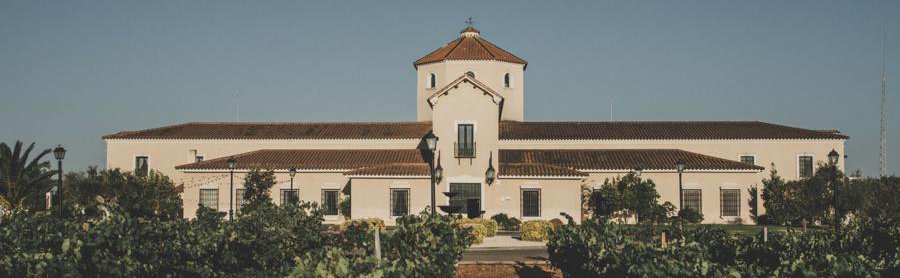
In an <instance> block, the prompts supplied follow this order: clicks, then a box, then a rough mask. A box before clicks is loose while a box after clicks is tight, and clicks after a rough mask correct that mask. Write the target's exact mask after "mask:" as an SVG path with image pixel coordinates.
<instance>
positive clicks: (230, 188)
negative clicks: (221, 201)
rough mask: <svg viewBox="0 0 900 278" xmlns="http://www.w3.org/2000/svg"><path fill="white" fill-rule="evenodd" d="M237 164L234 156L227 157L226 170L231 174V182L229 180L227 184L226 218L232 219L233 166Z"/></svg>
mask: <svg viewBox="0 0 900 278" xmlns="http://www.w3.org/2000/svg"><path fill="white" fill-rule="evenodd" d="M235 166H237V161H236V160H234V157H229V158H228V172H229V174H230V175H231V182H229V183H228V184H229V186H228V220H231V221H234V167H235Z"/></svg>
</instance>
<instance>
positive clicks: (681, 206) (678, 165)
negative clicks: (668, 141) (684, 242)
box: [675, 159, 685, 239]
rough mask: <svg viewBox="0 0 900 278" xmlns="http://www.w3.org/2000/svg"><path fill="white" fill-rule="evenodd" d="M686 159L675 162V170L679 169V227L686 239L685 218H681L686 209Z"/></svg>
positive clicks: (682, 236)
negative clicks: (682, 179) (683, 178)
mask: <svg viewBox="0 0 900 278" xmlns="http://www.w3.org/2000/svg"><path fill="white" fill-rule="evenodd" d="M684 167H685V164H684V160H681V159H679V160H678V161H676V162H675V170H676V171H678V229H679V230H680V231H681V238H682V239H684V219H682V218H681V211H682V210H684V191H683V189H682V184H681V175H682V174H683V173H684Z"/></svg>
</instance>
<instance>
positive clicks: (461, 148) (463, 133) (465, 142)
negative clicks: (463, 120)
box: [456, 124, 475, 157]
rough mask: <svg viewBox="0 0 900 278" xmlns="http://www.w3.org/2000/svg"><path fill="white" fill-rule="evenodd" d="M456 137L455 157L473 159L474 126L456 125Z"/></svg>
mask: <svg viewBox="0 0 900 278" xmlns="http://www.w3.org/2000/svg"><path fill="white" fill-rule="evenodd" d="M456 136H457V141H456V157H475V125H473V124H460V125H458V126H457V132H456Z"/></svg>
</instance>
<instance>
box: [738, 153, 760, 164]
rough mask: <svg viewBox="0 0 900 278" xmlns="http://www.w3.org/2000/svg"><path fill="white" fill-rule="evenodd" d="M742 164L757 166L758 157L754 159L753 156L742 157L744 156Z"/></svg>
mask: <svg viewBox="0 0 900 278" xmlns="http://www.w3.org/2000/svg"><path fill="white" fill-rule="evenodd" d="M741 163H746V164H750V165H756V157H754V156H752V155H742V156H741Z"/></svg>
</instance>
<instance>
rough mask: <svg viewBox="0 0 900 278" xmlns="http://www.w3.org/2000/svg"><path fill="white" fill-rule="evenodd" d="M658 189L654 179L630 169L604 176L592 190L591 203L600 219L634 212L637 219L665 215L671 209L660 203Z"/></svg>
mask: <svg viewBox="0 0 900 278" xmlns="http://www.w3.org/2000/svg"><path fill="white" fill-rule="evenodd" d="M658 200H659V193H657V191H656V184H655V183H654V182H653V180H643V179H641V178H639V177H637V176H635V175H634V174H633V173H629V174H627V175H625V176H624V177H621V178H614V179H612V180H610V179H607V180H606V181H605V182H604V183H603V185H602V186H601V187H600V189H599V190H596V191H594V192H593V193H592V194H591V200H590V207H591V208H592V210H593V214H594V216H595V217H599V218H601V219H609V218H619V217H625V218H628V217H631V216H636V217H637V219H638V222H647V221H651V222H652V221H656V220H658V219H665V218H666V217H667V214H669V213H671V211H669V210H667V209H666V208H665V207H661V206H662V205H660V204H659V201H658Z"/></svg>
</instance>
